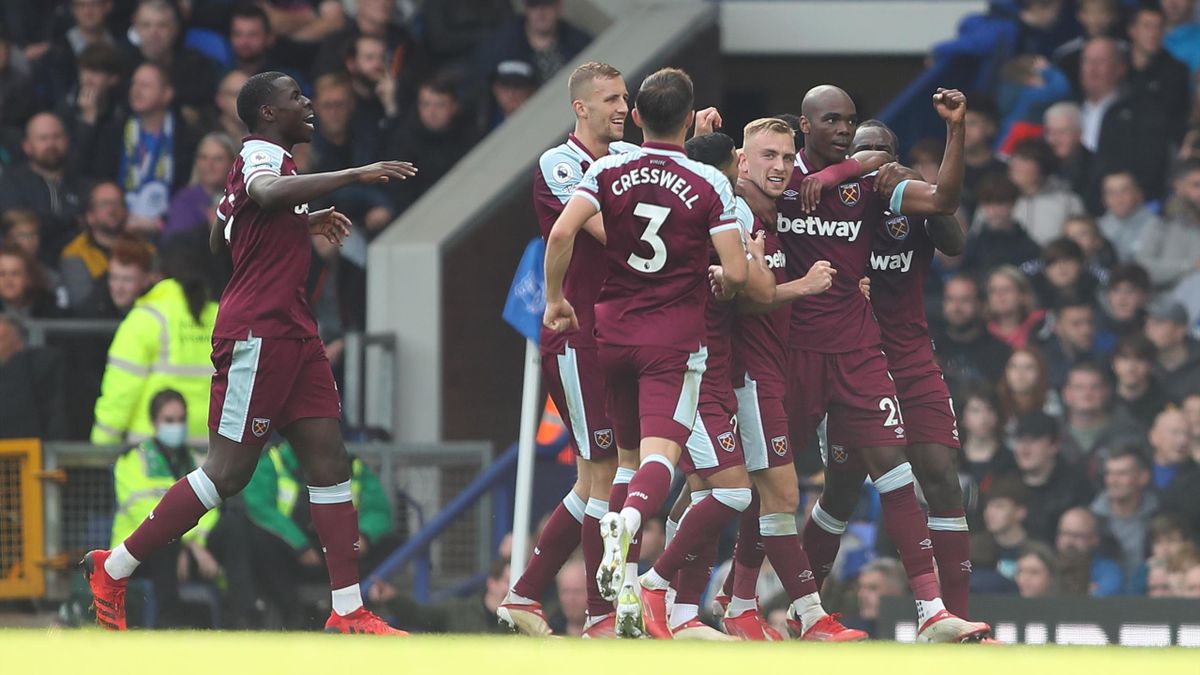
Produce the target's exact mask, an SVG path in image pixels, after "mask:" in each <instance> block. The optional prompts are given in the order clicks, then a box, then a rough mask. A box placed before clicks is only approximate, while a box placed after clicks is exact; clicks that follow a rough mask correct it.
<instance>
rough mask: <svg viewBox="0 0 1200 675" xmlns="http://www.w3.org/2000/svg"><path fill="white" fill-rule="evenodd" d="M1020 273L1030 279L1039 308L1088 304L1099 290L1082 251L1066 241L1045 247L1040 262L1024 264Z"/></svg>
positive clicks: (1068, 240)
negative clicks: (1084, 302) (1031, 278)
mask: <svg viewBox="0 0 1200 675" xmlns="http://www.w3.org/2000/svg"><path fill="white" fill-rule="evenodd" d="M1022 270H1023V271H1024V272H1025V273H1026V274H1029V275H1031V276H1033V288H1034V291H1035V292H1036V293H1037V296H1038V304H1040V305H1041V306H1042V307H1050V308H1056V307H1061V306H1063V305H1064V304H1070V303H1072V302H1076V301H1090V300H1091V299H1092V298H1094V297H1095V296H1096V291H1097V289H1098V288H1099V286H1100V279H1099V278H1098V277H1097V274H1096V273H1095V272H1093V270H1092V269H1090V268H1089V267H1088V266H1087V260H1086V258H1085V257H1084V253H1083V249H1082V248H1080V246H1079V244H1076V243H1075V242H1074V241H1073V240H1071V239H1068V238H1067V237H1059V238H1058V239H1055V240H1053V241H1051V242H1050V243H1048V244H1046V247H1045V248H1043V249H1042V255H1041V258H1040V259H1039V260H1036V261H1030V262H1028V263H1026V264H1025V265H1024V266H1022Z"/></svg>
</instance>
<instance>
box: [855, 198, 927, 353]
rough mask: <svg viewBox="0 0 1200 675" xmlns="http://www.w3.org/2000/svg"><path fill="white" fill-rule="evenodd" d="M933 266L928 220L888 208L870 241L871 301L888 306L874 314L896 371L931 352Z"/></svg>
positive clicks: (874, 303)
mask: <svg viewBox="0 0 1200 675" xmlns="http://www.w3.org/2000/svg"><path fill="white" fill-rule="evenodd" d="M932 264H933V240H931V239H930V238H929V234H928V232H927V231H926V230H925V220H924V219H923V218H913V219H910V218H908V217H907V216H900V215H895V214H893V213H892V212H890V211H888V212H885V213H884V215H883V221H882V222H881V223H880V224H879V227H878V229H877V230H876V231H875V232H874V239H873V242H872V244H871V271H870V274H871V304H872V305H873V306H875V307H879V308H886V309H882V311H880V312H877V313H876V315H875V316H876V318H877V319H878V321H879V329H880V331H881V332H882V333H883V345H884V351H886V352H887V355H888V362H889V363H890V364H891V368H892V370H893V371H895V370H901V369H905V368H906V367H908V366H910V365H911V364H909V363H908V360H910V359H911V358H919V359H922V360H923V359H924V357H923V356H920V355H921V354H923V353H924V354H925V356H928V353H927V352H928V347H929V323H928V322H927V320H926V318H925V297H924V286H925V277H926V276H927V275H928V274H929V268H930V266H931V265H932ZM921 365H928V364H921ZM893 374H895V373H894V372H893Z"/></svg>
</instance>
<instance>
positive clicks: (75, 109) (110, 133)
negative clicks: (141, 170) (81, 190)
mask: <svg viewBox="0 0 1200 675" xmlns="http://www.w3.org/2000/svg"><path fill="white" fill-rule="evenodd" d="M77 63H78V65H79V73H78V76H77V78H75V79H76V81H77V84H75V85H73V86H72V88H71V89H70V90H69V91H68V92H67V94H66V95H65V97H64V98H63V99H62V100H61V101H60V102H59V104H58V106H57V108H56V112H57V113H58V115H59V116H60V117H61V118H62V119H63V121H64V124H65V125H66V128H67V134H68V135H69V136H70V138H71V153H70V156H69V157H68V160H69V162H70V165H71V167H72V170H73V171H74V173H75V174H76V175H78V176H80V177H83V178H91V179H97V180H98V179H102V178H107V179H112V178H115V177H116V173H115V172H114V169H113V166H112V162H111V161H110V159H111V158H112V157H113V156H114V155H115V154H116V153H117V152H118V151H119V148H120V147H121V145H120V144H121V117H122V116H123V115H124V106H123V105H122V103H121V100H120V99H121V87H120V85H121V53H120V52H119V51H117V48H116V47H114V46H112V45H110V44H108V43H99V44H95V45H89V46H88V47H87V48H86V49H84V50H83V52H82V53H81V54H80V55H79V59H78V61H77Z"/></svg>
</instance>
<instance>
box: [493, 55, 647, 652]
mask: <svg viewBox="0 0 1200 675" xmlns="http://www.w3.org/2000/svg"><path fill="white" fill-rule="evenodd" d="M568 91H569V93H570V96H571V106H572V108H573V109H574V111H575V131H574V132H573V133H571V134H570V135H569V136H567V140H566V142H565V143H563V144H562V145H558V146H555V147H553V148H551V149H549V150H547V151H546V152H545V153H543V154H542V156H541V159H540V160H539V162H538V171H537V173H536V174H535V175H534V179H533V205H534V208H535V210H536V211H537V215H538V222H539V224H540V225H541V229H542V236H543V237H549V235H550V229H551V227H552V226H553V225H554V221H555V220H556V219H557V218H558V216H559V214H560V213H562V210H563V207H564V205H565V204H566V203H567V201H568V200H569V199H570V197H571V193H572V192H574V191H575V186H576V185H578V183H579V181H580V179H581V178H583V174H584V173H585V172H586V171H587V170H588V168H589V167H590V166H591V165H592V163H593V162H595V161H596V158H598V157H603V156H606V155H610V154H613V155H617V154H621V153H623V152H628V151H630V150H636V149H637V146H636V145H633V144H632V143H625V142H623V141H622V140H621V139H622V138H623V137H624V135H625V117H626V115H627V114H628V113H629V92H628V91H627V90H626V89H625V81H624V79H622V78H621V73H620V71H618V70H617V69H616V68H613V67H612V66H610V65H608V64H604V63H594V62H592V63H585V64H583V65H581V66H579V67H578V68H576V69H575V71H574V72H573V73H571V78H570V81H569V84H568ZM584 228H585V230H586V231H587V232H588V234H589V235H591V236H581V237H579V238H578V239H577V240H576V242H575V252H574V255H573V256H572V257H571V264H570V266H569V267H568V268H567V271H566V276H565V277H564V279H563V295H564V296H565V297H566V299H567V301H568V302H570V303H571V306H572V307H575V308H577V313H576V317H577V319H578V321H579V328H578V329H572V330H569V331H566V332H561V333H560V332H555V331H552V330H550V329H549V328H543V329H542V338H541V352H542V373H543V379H544V381H545V383H546V389H547V390H549V392H550V397H551V398H552V399H553V400H554V405H555V407H557V408H558V409H559V410H561V411H565V412H566V415H564V417H563V423H564V424H565V425H566V427H567V431H568V432H569V435H570V438H571V442H572V445H573V446H574V448H575V452H576V454H577V456H578V460H577V461H576V466H577V468H578V478H577V479H576V482H575V486H574V487H573V488H572V489H571V491H570V492H568V493H567V496H566V498H565V499H563V502H562V504H560V505H559V506H558V507H557V508H556V509H555V510H554V512H553V513H552V514H551V515H550V519H549V521H548V522H547V523H546V527H545V528H544V529H543V530H542V534H541V536H539V537H538V541H537V544H536V546H534V549H533V551H534V553H533V556H532V557H531V558H530V560H529V566H528V567H526V568H525V573H524V574H522V575H521V578H520V580H518V581H517V583H516V585H514V586H513V588H512V589H511V590H510V591H509V593H508V595H507V596H506V597H505V598H504V602H503V603H502V604H501V605H500V607H499V608H498V609H497V612H496V613H497V614H498V615H499V617H500V619H501V620H502V621H503V622H505V623H507V624H508V625H509V626H510V627H512V628H513V630H516V631H518V632H520V633H523V634H525V635H549V634H550V627H549V625H547V623H546V618H545V615H544V614H543V613H542V608H541V603H540V599H541V596H542V593H543V591H544V590H545V588H546V587H547V586H548V585H549V584H550V582H551V581H553V580H554V576H555V574H557V573H558V570H559V568H561V567H562V565H563V563H565V562H566V560H567V558H568V557H569V556H570V555H571V553H572V552H574V550H575V547H576V546H578V545H579V544H580V542H581V541H582V543H583V555H584V562H585V564H586V567H587V570H588V577H589V578H588V585H587V586H588V621H587V623H586V625H585V626H584V630H583V635H584V637H591V638H595V637H610V636H613V635H615V633H614V619H613V605H612V602H611V601H608V600H605V599H604V598H603V597H602V596H601V595H600V592H599V589H598V588H597V586H596V577H595V575H596V569H597V568H598V567H599V565H600V556H601V555H602V553H603V545H602V544H601V542H600V518H602V517H603V516H604V514H606V513H608V504H609V501H610V497H611V499H612V501H613V502H614V503H616V504H623V503H624V502H625V487H626V486H627V485H628V483H629V479H630V478H631V477H632V476H633V471H634V469H633V467H636V466H637V451H636V450H622V451H621V453H622V455H623V456H624V457H626V458H628V459H627V460H626V462H624V463H625V464H626V465H627V466H626V467H623V468H618V466H617V453H618V450H617V442H616V439H615V438H614V437H613V426H612V423H611V422H609V419H608V413H607V412H606V411H605V409H604V379H603V378H604V375H603V373H602V372H601V371H600V362H599V356H598V355H597V353H596V339H595V337H594V336H593V334H592V332H593V329H594V327H595V314H594V312H593V309H592V307H593V305H595V303H596V296H598V295H599V294H600V286H601V284H603V283H604V277H605V276H606V275H607V274H608V267H607V264H606V263H605V259H604V244H603V239H604V228H603V225H602V222H601V218H600V216H599V215H596V216H594V217H592V218H591V219H589V220H588V222H587V223H586V224H585V226H584ZM614 480H616V485H614ZM610 489H611V491H612V494H611V495H610ZM584 500H586V505H585V503H584Z"/></svg>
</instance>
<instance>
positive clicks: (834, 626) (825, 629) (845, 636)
mask: <svg viewBox="0 0 1200 675" xmlns="http://www.w3.org/2000/svg"><path fill="white" fill-rule="evenodd" d="M840 617H841V615H840V614H826V615H825V616H823V617H821V619H820V620H819V621H817V622H816V623H814V624H813V625H812V626H811V627H810V628H809V629H808V630H806V631H804V633H803V634H802V635H801V636H800V639H801V640H807V641H809V642H862V641H863V640H866V639H867V634H866V633H864V632H863V631H861V630H857V629H854V628H846V627H845V626H843V625H842V622H841V621H838V619H839V618H840ZM793 621H794V619H792V617H791V616H790V615H789V616H788V625H789V626H791V625H792V622H793ZM796 624H797V626H796V627H795V628H793V629H792V630H798V629H799V627H800V626H799V622H798V621H797V622H796Z"/></svg>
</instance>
